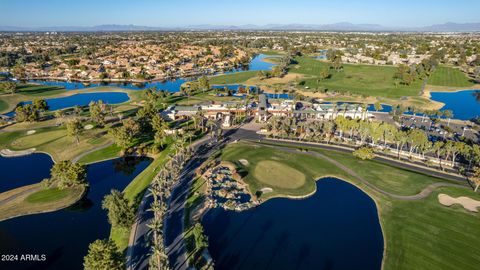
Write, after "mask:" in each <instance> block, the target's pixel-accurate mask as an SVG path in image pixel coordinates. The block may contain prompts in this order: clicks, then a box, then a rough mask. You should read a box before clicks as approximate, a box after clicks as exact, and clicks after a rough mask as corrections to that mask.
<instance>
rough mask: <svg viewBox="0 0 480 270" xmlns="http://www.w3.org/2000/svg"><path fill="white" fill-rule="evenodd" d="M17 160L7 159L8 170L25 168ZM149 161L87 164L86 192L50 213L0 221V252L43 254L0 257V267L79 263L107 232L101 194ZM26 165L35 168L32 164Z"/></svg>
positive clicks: (127, 179)
mask: <svg viewBox="0 0 480 270" xmlns="http://www.w3.org/2000/svg"><path fill="white" fill-rule="evenodd" d="M20 161H21V160H20V159H18V160H17V162H18V163H17V164H13V166H12V167H11V168H12V171H15V172H20V171H22V169H23V168H25V166H26V164H24V163H20ZM150 162H151V160H149V159H138V158H128V159H125V160H123V159H116V160H109V161H104V162H100V163H95V164H92V165H89V166H88V170H87V179H88V182H89V185H90V188H89V192H88V194H87V196H86V197H85V198H84V199H82V200H81V201H80V202H79V203H77V204H76V205H74V206H71V207H69V208H67V209H64V210H60V211H56V212H52V213H45V214H37V215H31V216H24V217H19V218H14V219H10V220H6V221H2V222H0V254H46V256H47V260H46V261H45V262H36V263H20V262H13V263H5V262H0V268H1V269H27V268H28V269H69V270H75V269H78V270H80V269H83V257H84V256H85V255H86V254H87V251H88V245H89V244H90V243H91V242H93V241H95V240H96V239H103V238H108V237H109V235H110V228H111V226H110V224H109V223H108V220H107V214H106V212H105V210H103V209H102V208H101V202H102V199H103V197H104V196H105V195H106V194H108V193H110V190H111V189H118V190H123V189H124V188H125V187H126V186H127V185H128V184H129V183H130V181H132V180H133V179H134V178H135V176H137V175H138V174H139V173H140V172H142V171H143V170H144V169H145V168H146V167H147V166H148V165H149V164H150ZM29 166H34V167H32V168H35V167H36V166H37V165H36V164H29ZM32 171H33V169H32ZM12 179H14V178H10V179H7V180H12ZM2 181H3V179H2Z"/></svg>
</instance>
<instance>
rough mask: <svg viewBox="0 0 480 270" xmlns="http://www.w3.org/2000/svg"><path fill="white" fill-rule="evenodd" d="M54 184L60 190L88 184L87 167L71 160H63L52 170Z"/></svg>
mask: <svg viewBox="0 0 480 270" xmlns="http://www.w3.org/2000/svg"><path fill="white" fill-rule="evenodd" d="M50 174H51V175H52V177H51V180H52V182H53V183H54V184H55V185H56V186H57V187H58V188H60V189H64V188H68V187H73V186H77V185H84V184H85V183H86V176H87V171H86V169H85V165H82V164H80V163H72V162H71V161H70V160H63V161H60V162H58V163H55V164H54V165H53V167H52V169H51V170H50Z"/></svg>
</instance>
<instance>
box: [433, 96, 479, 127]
mask: <svg viewBox="0 0 480 270" xmlns="http://www.w3.org/2000/svg"><path fill="white" fill-rule="evenodd" d="M430 95H431V97H432V100H435V101H439V102H442V103H445V106H443V107H442V108H441V110H442V111H444V110H452V111H453V118H456V119H461V120H470V119H472V118H476V117H479V116H480V90H465V91H458V92H431V93H430Z"/></svg>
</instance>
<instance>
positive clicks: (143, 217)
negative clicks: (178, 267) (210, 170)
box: [127, 137, 210, 270]
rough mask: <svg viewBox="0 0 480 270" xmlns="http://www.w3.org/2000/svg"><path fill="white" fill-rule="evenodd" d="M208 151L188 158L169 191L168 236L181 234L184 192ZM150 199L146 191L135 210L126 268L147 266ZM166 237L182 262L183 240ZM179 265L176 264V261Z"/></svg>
mask: <svg viewBox="0 0 480 270" xmlns="http://www.w3.org/2000/svg"><path fill="white" fill-rule="evenodd" d="M209 142H210V139H209V137H206V138H204V139H202V140H199V141H197V142H195V143H194V144H193V145H192V147H193V148H194V150H195V151H197V150H198V149H200V148H203V147H205V146H206V145H207V144H208V143H209ZM209 154H210V152H205V153H203V154H202V153H200V154H196V155H195V158H194V159H192V160H190V161H189V162H188V163H187V164H186V166H185V167H184V169H183V173H182V174H181V175H180V181H179V182H178V184H177V185H176V186H175V187H174V189H173V191H172V196H171V201H170V203H169V204H170V207H169V210H168V212H167V215H168V216H167V218H166V219H167V220H166V224H165V232H166V234H167V235H169V236H175V238H177V237H178V235H181V234H182V233H183V204H184V201H185V198H186V192H187V191H188V190H189V185H190V182H191V180H192V178H193V177H192V176H193V174H194V171H195V169H196V168H197V167H198V166H199V165H201V164H202V163H203V162H204V160H205V159H206V158H208V155H209ZM152 202H153V198H152V196H151V195H150V192H149V191H147V192H145V195H144V196H143V199H142V202H141V204H140V207H139V209H138V212H137V218H136V222H135V223H134V224H133V226H132V233H131V235H130V240H129V246H128V249H127V269H129V270H134V269H135V270H137V269H138V270H144V269H148V261H149V259H150V246H149V241H148V234H149V231H150V229H149V227H148V224H149V222H150V220H151V219H152V218H153V213H152V212H151V211H148V210H149V208H150V205H151V204H152ZM171 238H172V237H170V238H168V237H167V238H166V239H165V241H166V243H167V244H166V247H167V250H170V251H169V254H172V255H171V256H172V258H174V257H175V256H174V255H173V254H179V259H178V261H181V260H183V261H185V258H184V257H183V256H182V255H183V254H185V250H184V245H183V241H182V243H181V245H173V244H172V243H177V242H174V240H175V239H171ZM177 264H178V263H177Z"/></svg>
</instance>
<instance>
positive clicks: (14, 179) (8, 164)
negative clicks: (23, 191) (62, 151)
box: [0, 153, 53, 193]
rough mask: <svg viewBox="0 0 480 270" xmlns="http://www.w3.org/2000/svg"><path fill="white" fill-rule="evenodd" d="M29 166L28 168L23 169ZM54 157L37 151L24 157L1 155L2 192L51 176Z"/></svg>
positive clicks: (0, 190)
mask: <svg viewBox="0 0 480 270" xmlns="http://www.w3.org/2000/svg"><path fill="white" fill-rule="evenodd" d="M24 166H28V170H22V169H21V168H24ZM52 166H53V161H52V158H50V156H49V155H47V154H40V153H35V154H31V155H28V156H23V157H8V158H5V157H2V156H0V172H2V178H1V179H0V193H1V192H5V191H7V190H11V189H14V188H18V187H22V186H26V185H31V184H35V183H38V182H40V181H42V180H43V179H45V178H48V177H50V168H51V167H52Z"/></svg>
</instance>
